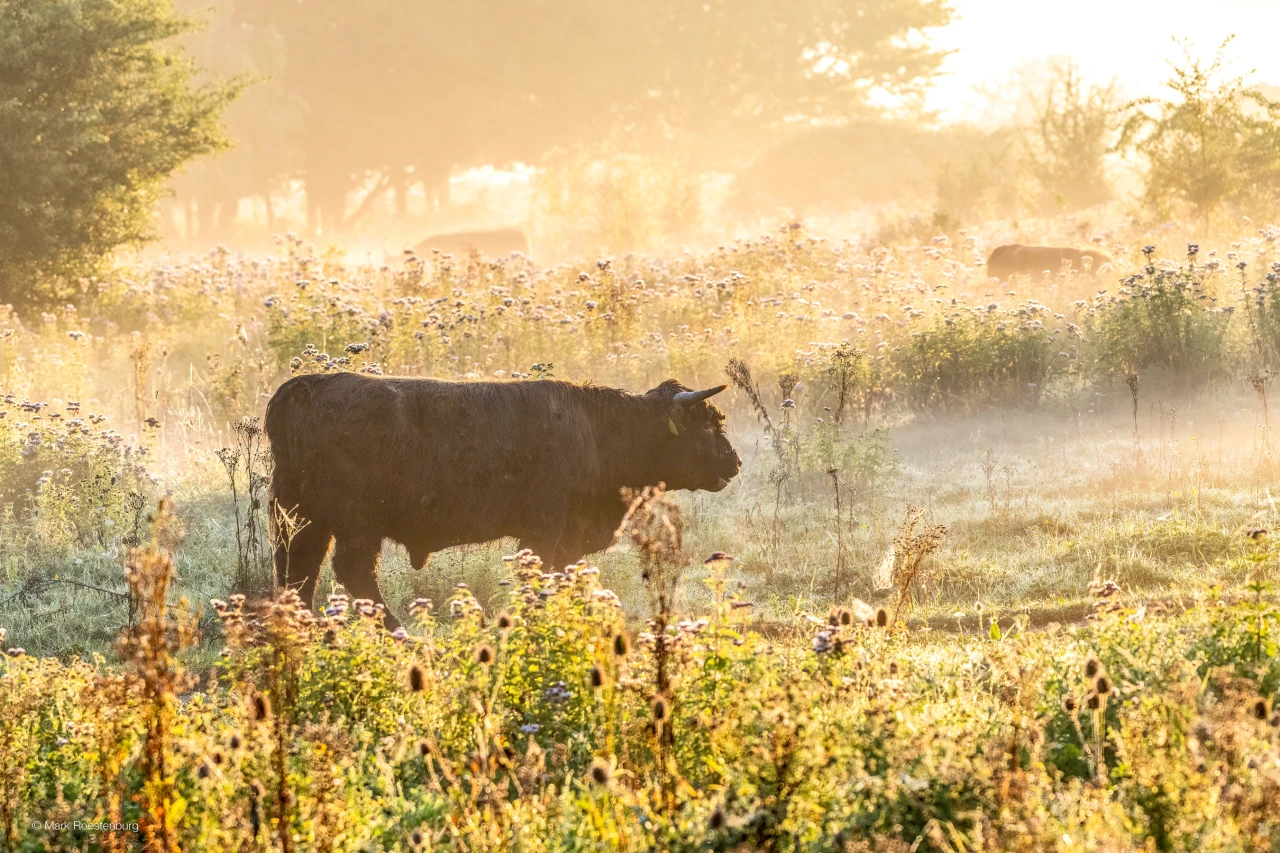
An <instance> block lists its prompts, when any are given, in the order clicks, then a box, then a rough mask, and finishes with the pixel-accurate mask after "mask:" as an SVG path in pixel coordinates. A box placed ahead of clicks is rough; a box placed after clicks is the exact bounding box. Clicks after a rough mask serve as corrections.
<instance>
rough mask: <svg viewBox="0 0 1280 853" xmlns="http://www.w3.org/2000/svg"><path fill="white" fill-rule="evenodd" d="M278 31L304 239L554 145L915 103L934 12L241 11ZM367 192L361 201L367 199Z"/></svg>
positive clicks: (409, 7) (837, 116)
mask: <svg viewBox="0 0 1280 853" xmlns="http://www.w3.org/2000/svg"><path fill="white" fill-rule="evenodd" d="M234 14H235V15H236V16H238V17H239V19H241V20H243V21H244V22H246V23H248V24H250V25H251V26H253V27H258V28H263V29H270V30H273V31H274V32H277V33H279V35H280V45H281V49H282V50H283V51H284V59H283V68H282V70H281V72H280V75H279V79H280V81H281V84H282V86H283V88H284V90H285V91H286V92H287V93H288V94H289V95H290V96H291V97H296V98H297V99H298V101H299V102H300V103H302V104H303V105H304V107H305V109H304V111H303V114H302V119H301V122H300V125H299V128H298V145H299V146H300V148H301V150H302V159H303V171H304V179H305V183H306V189H307V195H308V208H309V214H310V217H311V224H312V226H313V227H318V228H320V229H321V230H324V231H327V232H330V233H332V232H333V231H335V230H341V229H342V228H343V227H344V226H346V225H349V224H351V222H352V220H353V219H354V218H355V217H356V216H358V215H359V214H360V212H362V211H363V210H365V209H367V205H363V204H362V205H358V206H356V207H355V208H354V210H351V209H348V205H347V196H348V194H349V192H350V191H351V190H352V189H353V188H354V187H356V186H357V185H371V186H373V188H374V189H373V192H375V193H381V192H385V191H392V190H397V189H398V190H400V192H397V195H398V196H402V195H403V188H404V187H405V186H407V185H408V184H410V183H415V182H422V183H425V184H427V186H428V188H430V187H432V186H439V185H442V184H445V182H447V179H448V175H449V173H450V172H451V171H452V170H454V169H457V168H465V167H468V166H472V165H478V164H483V163H494V164H503V163H509V162H512V161H515V160H522V161H524V162H537V161H539V160H540V159H541V158H542V156H543V155H544V154H545V153H546V152H547V151H549V150H551V149H552V148H554V147H557V146H565V147H572V146H574V145H583V144H585V145H591V144H593V143H598V142H600V141H601V140H605V139H611V138H612V139H619V138H623V139H628V140H630V141H631V143H632V151H630V152H622V153H635V152H638V151H642V150H643V151H647V152H652V151H654V150H655V147H656V146H657V145H659V144H662V145H674V146H679V147H682V148H683V149H684V150H686V151H695V150H696V151H700V152H713V153H715V152H720V151H723V150H729V149H730V148H731V147H732V146H737V147H738V149H739V150H740V149H741V148H742V147H743V142H742V140H744V139H746V140H758V138H759V137H760V135H762V134H763V133H765V132H767V131H768V130H770V129H776V128H778V127H781V126H783V125H784V124H791V125H793V124H794V123H795V122H797V121H799V122H802V123H803V122H806V121H807V122H813V123H824V122H825V123H834V122H838V121H840V120H843V119H847V118H848V117H850V116H853V115H866V114H869V113H870V112H871V111H872V110H871V107H870V104H871V103H872V102H873V100H875V98H876V96H879V95H884V94H888V95H891V96H894V97H897V98H899V99H902V100H910V99H911V98H913V97H915V96H918V95H919V94H920V93H921V92H922V91H923V89H924V87H925V85H926V83H927V81H928V80H929V79H930V78H931V77H932V76H933V75H934V74H935V73H937V71H938V67H939V65H940V63H941V61H942V58H943V54H942V53H941V52H939V51H937V50H935V49H933V48H932V47H931V46H930V45H929V44H928V42H927V40H926V39H925V37H924V36H925V34H926V33H927V31H928V30H929V29H931V28H933V27H939V26H943V25H945V24H946V23H947V22H948V21H949V20H950V15H951V11H950V6H949V4H948V2H947V0H874V2H868V1H867V0H860V2H852V3H851V2H848V0H795V2H788V3H777V2H773V0H745V2H744V0H554V2H551V0H469V2H465V3H459V2H454V0H418V2H413V3H405V2H403V0H365V2H362V3H359V4H356V3H352V2H350V0H255V2H252V3H248V2H245V3H239V4H237V5H236V7H235V12H234ZM372 197H373V196H372V195H366V196H365V198H366V199H370V198H372Z"/></svg>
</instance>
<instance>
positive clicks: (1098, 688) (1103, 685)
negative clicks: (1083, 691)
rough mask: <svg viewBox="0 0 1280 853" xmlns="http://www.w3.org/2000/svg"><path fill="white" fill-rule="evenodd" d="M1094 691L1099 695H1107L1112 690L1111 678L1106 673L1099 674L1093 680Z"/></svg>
mask: <svg viewBox="0 0 1280 853" xmlns="http://www.w3.org/2000/svg"><path fill="white" fill-rule="evenodd" d="M1093 692H1094V693H1097V694H1098V695H1099V696H1106V695H1107V694H1108V693H1110V692H1111V679H1109V678H1107V677H1106V676H1105V675H1099V676H1098V677H1097V678H1096V679H1095V680H1094V682H1093Z"/></svg>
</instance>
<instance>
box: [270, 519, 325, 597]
mask: <svg viewBox="0 0 1280 853" xmlns="http://www.w3.org/2000/svg"><path fill="white" fill-rule="evenodd" d="M332 540H333V535H332V534H331V533H330V532H329V531H328V530H327V529H326V528H324V527H321V526H320V525H317V524H314V523H312V524H307V525H304V526H303V528H302V529H301V530H299V531H298V532H297V533H296V534H294V536H293V538H292V539H290V540H289V541H288V542H287V543H286V542H284V541H281V542H280V544H278V545H277V546H276V553H275V558H274V562H275V569H276V585H277V586H280V587H284V586H291V587H293V588H294V589H296V590H298V597H299V598H301V599H302V603H303V604H305V605H306V606H307V607H308V608H311V607H313V606H315V597H316V583H317V582H318V581H319V580H320V566H321V564H322V563H324V558H325V556H326V555H327V554H328V553H329V545H330V543H331V542H332Z"/></svg>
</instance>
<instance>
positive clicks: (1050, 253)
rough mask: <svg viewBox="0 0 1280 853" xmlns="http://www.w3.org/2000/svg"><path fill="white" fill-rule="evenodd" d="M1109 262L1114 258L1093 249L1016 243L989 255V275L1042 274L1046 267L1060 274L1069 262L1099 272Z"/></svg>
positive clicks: (993, 276)
mask: <svg viewBox="0 0 1280 853" xmlns="http://www.w3.org/2000/svg"><path fill="white" fill-rule="evenodd" d="M1109 263H1111V258H1109V257H1107V256H1106V255H1104V254H1103V253H1102V252H1095V251H1093V250H1091V249H1086V250H1083V251H1082V250H1080V249H1059V248H1057V247H1055V246H1023V245H1021V244H1019V243H1013V244H1011V245H1008V246H1000V247H999V248H997V249H996V250H995V251H994V252H992V253H991V257H990V258H988V259H987V275H988V276H989V277H991V278H999V279H1006V278H1009V277H1010V276H1014V275H1019V274H1022V273H1025V274H1027V275H1033V276H1038V275H1040V274H1042V273H1044V272H1045V271H1046V270H1047V271H1048V272H1050V273H1052V274H1054V275H1057V274H1058V273H1060V272H1062V270H1063V268H1064V267H1065V266H1067V265H1070V267H1071V269H1073V270H1076V271H1078V272H1086V271H1091V272H1097V271H1098V269H1099V268H1100V267H1102V265H1103V264H1109Z"/></svg>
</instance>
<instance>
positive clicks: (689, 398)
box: [671, 385, 729, 406]
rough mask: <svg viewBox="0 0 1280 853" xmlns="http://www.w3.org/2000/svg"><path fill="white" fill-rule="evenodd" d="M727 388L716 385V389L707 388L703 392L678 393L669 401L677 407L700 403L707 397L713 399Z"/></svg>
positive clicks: (726, 386)
mask: <svg viewBox="0 0 1280 853" xmlns="http://www.w3.org/2000/svg"><path fill="white" fill-rule="evenodd" d="M728 387H729V386H728V385H717V386H716V387H714V388H708V389H707V390H705V391H680V392H677V394H676V395H675V396H674V397H672V398H671V401H672V402H673V403H675V404H676V405H677V406H688V405H690V404H691V403H701V402H702V401H703V400H705V399H707V398H708V397H714V396H715V395H717V394H719V393H720V392H721V391H723V390H724V389H726V388H728Z"/></svg>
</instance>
